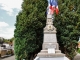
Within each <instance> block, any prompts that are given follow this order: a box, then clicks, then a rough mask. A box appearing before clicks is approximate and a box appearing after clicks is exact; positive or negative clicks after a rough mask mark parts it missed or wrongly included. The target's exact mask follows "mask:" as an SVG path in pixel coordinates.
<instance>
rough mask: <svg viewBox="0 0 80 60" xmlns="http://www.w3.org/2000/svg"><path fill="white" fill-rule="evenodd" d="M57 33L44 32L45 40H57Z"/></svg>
mask: <svg viewBox="0 0 80 60" xmlns="http://www.w3.org/2000/svg"><path fill="white" fill-rule="evenodd" d="M56 39H57V38H56V34H44V42H57V40H56Z"/></svg>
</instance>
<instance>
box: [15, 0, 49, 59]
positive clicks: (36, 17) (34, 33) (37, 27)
mask: <svg viewBox="0 0 80 60" xmlns="http://www.w3.org/2000/svg"><path fill="white" fill-rule="evenodd" d="M46 5H47V1H46V0H39V1H38V0H24V1H23V3H22V11H20V12H19V14H18V15H17V17H16V24H15V27H16V29H15V34H14V37H15V55H16V59H17V60H22V59H26V60H33V58H34V57H35V55H36V54H37V53H38V52H39V51H40V50H41V48H42V42H43V27H44V26H45V22H46V17H45V10H46V7H45V6H46Z"/></svg>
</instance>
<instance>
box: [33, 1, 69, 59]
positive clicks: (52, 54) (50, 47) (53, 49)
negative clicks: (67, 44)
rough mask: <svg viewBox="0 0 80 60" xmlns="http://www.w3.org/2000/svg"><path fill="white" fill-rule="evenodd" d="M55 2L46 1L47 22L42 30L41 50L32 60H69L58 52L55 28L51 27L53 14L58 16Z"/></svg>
mask: <svg viewBox="0 0 80 60" xmlns="http://www.w3.org/2000/svg"><path fill="white" fill-rule="evenodd" d="M58 11H59V10H58V5H57V0H48V7H47V20H46V26H45V28H44V31H43V33H44V37H43V45H42V50H41V51H40V52H39V53H38V54H37V57H36V58H35V59H34V60H69V59H68V58H67V57H66V56H65V54H63V53H61V51H60V50H59V45H58V43H57V37H56V33H57V31H56V28H55V27H54V25H53V20H54V17H53V16H54V12H55V13H56V14H58Z"/></svg>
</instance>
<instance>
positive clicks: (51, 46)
mask: <svg viewBox="0 0 80 60" xmlns="http://www.w3.org/2000/svg"><path fill="white" fill-rule="evenodd" d="M45 48H56V45H45Z"/></svg>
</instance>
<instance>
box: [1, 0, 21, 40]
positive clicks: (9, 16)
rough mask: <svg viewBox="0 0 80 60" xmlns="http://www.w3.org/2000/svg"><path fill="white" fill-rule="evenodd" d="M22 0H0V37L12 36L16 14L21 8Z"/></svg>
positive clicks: (9, 37)
mask: <svg viewBox="0 0 80 60" xmlns="http://www.w3.org/2000/svg"><path fill="white" fill-rule="evenodd" d="M21 4H22V0H0V37H3V38H5V39H11V38H12V37H14V29H15V26H14V24H15V23H16V15H17V14H18V13H19V11H20V10H21Z"/></svg>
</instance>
